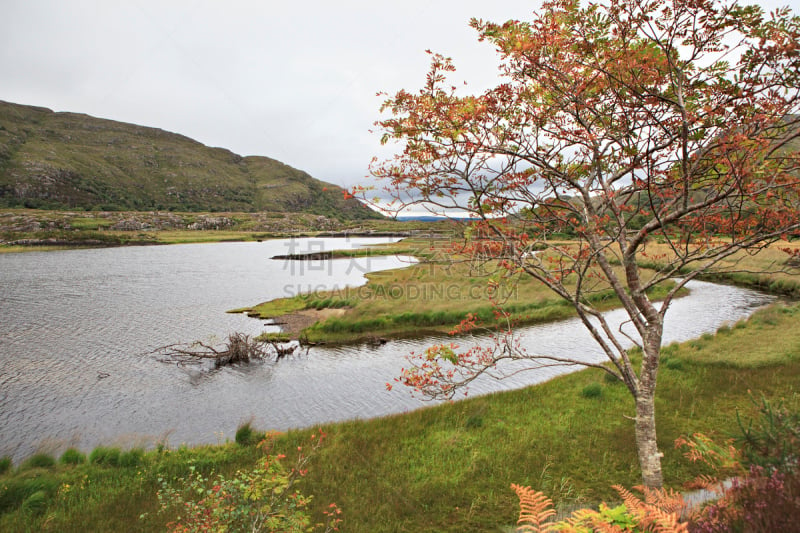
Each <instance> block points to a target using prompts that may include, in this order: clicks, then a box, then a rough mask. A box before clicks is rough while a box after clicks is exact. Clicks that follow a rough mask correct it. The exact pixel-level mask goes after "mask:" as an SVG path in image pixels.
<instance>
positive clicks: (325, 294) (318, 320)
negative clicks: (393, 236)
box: [231, 238, 800, 343]
mask: <svg viewBox="0 0 800 533" xmlns="http://www.w3.org/2000/svg"><path fill="white" fill-rule="evenodd" d="M458 245H459V243H458V241H456V240H452V239H446V238H445V239H441V238H439V239H432V238H427V239H404V240H402V241H400V242H397V243H393V244H389V245H381V246H376V247H371V248H368V249H365V250H357V251H354V252H348V254H349V255H367V256H368V255H370V254H389V253H395V254H399V255H411V256H413V257H415V258H416V259H418V260H419V262H416V263H412V262H409V265H408V266H407V267H405V268H400V269H395V270H388V271H381V272H373V273H369V274H367V275H366V277H367V280H368V281H367V284H366V285H365V286H363V287H357V288H353V289H341V290H336V291H320V292H316V293H314V294H300V295H295V296H292V297H287V298H279V299H276V300H271V301H268V302H264V303H261V304H258V305H255V306H252V307H244V308H240V309H233V310H231V312H245V313H248V314H250V315H251V316H256V317H260V318H269V319H275V320H276V321H277V322H279V323H283V324H284V328H285V330H286V331H285V332H284V333H283V334H279V335H271V338H277V339H287V338H295V339H301V340H303V341H306V342H310V343H320V342H324V343H355V342H364V341H368V342H369V341H375V340H380V339H383V338H388V337H408V336H425V335H429V334H445V333H448V332H450V331H451V330H452V329H453V328H455V327H456V326H457V325H458V324H459V323H460V322H461V321H462V320H464V319H465V317H466V316H467V314H472V315H474V316H476V317H477V318H478V321H479V323H480V324H482V325H483V326H485V327H487V328H494V327H496V326H497V325H500V326H502V325H504V324H505V321H506V320H508V321H510V323H513V324H515V325H522V324H534V323H542V322H548V321H553V320H559V319H563V318H567V317H570V316H573V315H574V313H575V312H574V309H573V308H572V306H571V305H570V304H569V303H568V302H566V301H565V300H563V299H561V298H559V297H557V296H556V295H554V294H553V293H552V291H550V290H548V289H547V288H546V287H544V286H543V285H542V284H540V283H538V282H536V281H535V280H533V279H531V278H529V277H527V276H525V275H524V274H523V275H517V276H513V277H511V278H508V279H502V277H501V274H502V272H501V269H498V268H497V265H496V263H494V262H485V261H484V262H479V261H475V260H474V259H473V258H471V257H469V256H466V255H459V254H458V252H457V251H454V250H457V248H458ZM785 246H788V247H790V248H794V249H797V248H799V247H800V243H797V242H795V243H788V244H783V245H780V246H777V245H776V246H772V247H770V248H767V249H765V250H763V251H761V252H760V253H759V254H757V255H755V256H749V255H745V254H740V255H739V256H734V257H732V258H731V259H730V264H725V265H721V267H720V273H718V274H714V273H712V274H711V275H709V276H707V278H708V279H712V280H717V281H724V282H733V283H738V284H741V285H746V286H750V287H754V288H760V289H765V290H770V291H772V292H775V293H780V294H785V295H790V296H795V297H796V296H800V284H798V282H797V279H796V272H795V271H796V268H794V267H787V265H786V261H787V257H788V256H787V254H786V253H785V252H784V251H782V250H780V248H781V247H785ZM650 249H651V251H652V256H653V257H660V256H663V255H664V254H666V253H668V249H667V247H666V245H663V244H658V243H654V244H652V245H651V246H650ZM543 253H547V252H546V251H544V252H543ZM333 255H334V258H336V257H338V258H339V260H346V257H347V255H346V254H344V253H340V254H337V253H334V254H333ZM334 260H335V259H334ZM733 266H736V268H732V267H733ZM641 267H642V268H644V269H650V270H651V271H654V270H656V269H658V268H660V267H661V264H660V263H658V262H657V261H653V260H650V259H648V260H645V259H644V258H643V260H642V261H641ZM787 268H788V269H789V270H788V271H787ZM722 269H725V270H732V273H724V274H723V273H721V271H722ZM645 271H646V270H645ZM751 272H758V274H752V273H751ZM573 283H574V280H573ZM671 287H672V284H670V283H665V284H662V285H660V286H658V287H655V288H654V289H653V290H652V291H651V294H650V297H651V298H653V299H658V298H659V297H660V296H661V295H663V294H665V293H666V291H668V290H669V289H670V288H671ZM588 298H590V299H591V300H592V303H593V304H594V305H595V306H597V307H599V308H601V309H602V308H611V307H614V306H616V305H618V300H617V298H616V297H615V296H614V295H613V291H611V289H610V287H609V286H608V285H607V284H605V283H602V282H598V283H596V285H595V286H594V287H593V288H592V290H591V291H589V292H588ZM498 309H502V310H503V311H504V312H506V313H508V317H507V318H506V317H504V316H501V317H498V315H497V314H496V311H497V310H498Z"/></svg>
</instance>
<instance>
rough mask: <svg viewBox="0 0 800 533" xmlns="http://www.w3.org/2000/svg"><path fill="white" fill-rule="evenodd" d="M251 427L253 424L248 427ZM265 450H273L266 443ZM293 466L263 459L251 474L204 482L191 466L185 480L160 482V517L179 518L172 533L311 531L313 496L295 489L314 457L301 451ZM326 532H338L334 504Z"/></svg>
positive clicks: (317, 442) (315, 441)
mask: <svg viewBox="0 0 800 533" xmlns="http://www.w3.org/2000/svg"><path fill="white" fill-rule="evenodd" d="M247 425H249V424H247ZM324 437H325V434H324V433H322V432H320V434H319V435H318V436H317V435H312V445H311V452H312V453H313V452H315V451H316V450H317V449H318V448H319V447H320V446H321V444H322V441H323V439H324ZM260 447H261V448H262V450H268V449H270V448H271V447H272V441H271V440H265V441H264V442H263V443H262V445H261V446H260ZM298 450H299V452H300V453H299V455H298V457H297V460H296V461H295V462H294V465H293V466H292V467H291V468H287V467H285V466H284V465H283V463H282V461H283V460H284V459H285V458H286V457H285V456H284V455H282V454H278V455H270V454H265V455H264V457H263V458H262V459H261V460H260V461H259V462H258V463H257V464H256V466H255V467H254V468H253V469H252V470H245V471H242V470H239V471H237V472H236V474H235V475H234V477H233V478H231V479H228V478H226V477H224V476H222V475H216V476H214V477H213V478H206V477H204V476H203V475H202V474H201V473H200V472H199V470H198V469H197V468H196V467H195V466H194V465H192V466H191V467H190V471H191V473H190V475H189V476H188V477H187V478H179V479H177V480H176V483H174V484H173V483H169V482H167V481H166V480H165V479H163V478H159V481H160V482H161V489H160V490H159V491H158V494H157V496H158V501H159V503H160V506H159V507H160V510H159V512H160V513H164V512H170V513H173V512H174V513H176V515H177V516H176V519H175V520H174V521H173V522H170V524H169V527H170V531H174V532H181V533H189V532H200V531H283V532H287V533H288V532H297V533H299V532H307V531H312V530H313V529H314V528H313V527H312V523H311V517H310V516H309V513H308V505H309V502H310V501H311V497H310V496H305V495H303V494H302V493H301V492H300V491H299V490H298V489H297V486H296V485H297V482H298V481H299V480H300V479H301V478H302V477H303V476H304V475H305V472H306V471H307V464H308V462H309V460H310V458H311V456H310V455H307V454H305V452H304V451H303V448H302V447H300V448H298ZM325 514H326V516H327V524H320V525H319V526H318V527H320V526H325V531H326V532H327V531H332V530H337V526H338V524H339V522H340V519H339V517H338V516H339V509H338V508H337V507H336V505H335V504H331V505H330V506H329V507H328V509H327V511H325Z"/></svg>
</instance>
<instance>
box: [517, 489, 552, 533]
mask: <svg viewBox="0 0 800 533" xmlns="http://www.w3.org/2000/svg"><path fill="white" fill-rule="evenodd" d="M511 488H512V489H514V492H516V493H517V497H518V498H519V507H520V512H519V520H517V525H518V526H519V529H518V530H517V531H523V532H530V533H540V532H542V531H543V529H542V526H543V524H544V522H545V521H547V519H548V518H551V517H553V516H555V514H556V512H555V511H554V510H553V502H552V500H550V498H548V497H547V496H545V495H544V494H542V493H541V492H539V491H536V490H533V489H532V488H530V487H522V486H520V485H514V484H512V485H511Z"/></svg>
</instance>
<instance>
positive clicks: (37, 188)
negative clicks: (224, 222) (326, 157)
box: [0, 101, 382, 219]
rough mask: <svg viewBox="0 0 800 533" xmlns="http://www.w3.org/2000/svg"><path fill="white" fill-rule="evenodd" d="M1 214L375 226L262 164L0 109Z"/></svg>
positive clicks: (125, 131) (298, 175) (115, 128)
mask: <svg viewBox="0 0 800 533" xmlns="http://www.w3.org/2000/svg"><path fill="white" fill-rule="evenodd" d="M0 207H33V208H44V209H100V210H109V211H113V210H139V211H149V210H173V211H246V212H252V211H297V212H305V213H313V214H318V215H329V216H335V217H336V218H347V219H362V218H382V217H381V215H379V214H377V213H375V212H374V211H372V210H371V209H369V208H367V207H365V206H363V205H362V204H361V203H360V202H358V201H357V200H355V199H348V200H346V199H345V198H344V195H343V191H342V189H341V188H340V187H337V186H336V185H331V184H328V183H325V182H322V181H319V180H317V179H314V178H313V177H311V176H310V175H308V174H307V173H305V172H303V171H301V170H298V169H296V168H292V167H290V166H288V165H285V164H283V163H281V162H280V161H276V160H275V159H270V158H269V157H257V156H248V157H242V156H240V155H237V154H234V153H233V152H231V151H229V150H225V149H223V148H210V147H208V146H205V145H203V144H201V143H199V142H197V141H195V140H192V139H190V138H188V137H185V136H183V135H178V134H175V133H170V132H167V131H163V130H160V129H157V128H148V127H144V126H137V125H134V124H127V123H124V122H116V121H112V120H105V119H99V118H94V117H90V116H88V115H83V114H77V113H56V112H53V111H51V110H50V109H46V108H42V107H32V106H26V105H19V104H13V103H9V102H3V101H0Z"/></svg>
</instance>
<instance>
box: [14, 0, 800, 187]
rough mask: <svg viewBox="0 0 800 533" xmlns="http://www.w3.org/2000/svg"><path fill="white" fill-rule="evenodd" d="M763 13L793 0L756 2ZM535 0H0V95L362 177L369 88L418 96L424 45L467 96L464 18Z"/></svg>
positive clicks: (484, 57) (368, 148) (484, 83)
mask: <svg viewBox="0 0 800 533" xmlns="http://www.w3.org/2000/svg"><path fill="white" fill-rule="evenodd" d="M761 3H762V5H764V6H765V7H774V6H779V5H788V6H789V7H791V8H793V10H794V11H795V13H797V12H798V11H800V9H798V8H799V7H800V5H799V4H800V0H762V2H761ZM539 5H540V0H531V1H526V0H401V1H397V0H393V1H381V0H371V1H365V0H328V1H326V0H295V1H291V0H290V1H280V2H278V1H270V0H267V1H256V0H0V100H6V101H10V102H15V103H20V104H28V105H38V106H44V107H49V108H51V109H53V110H55V111H73V112H78V113H87V114H89V115H93V116H96V117H101V118H109V119H114V120H120V121H124V122H132V123H135V124H141V125H145V126H152V127H158V128H162V129H165V130H168V131H173V132H176V133H181V134H183V135H187V136H189V137H192V138H194V139H196V140H198V141H200V142H202V143H204V144H207V145H209V146H221V147H223V148H228V149H230V150H232V151H234V152H236V153H238V154H241V155H266V156H269V157H273V158H275V159H278V160H280V161H283V162H284V163H287V164H289V165H292V166H294V167H297V168H300V169H302V170H305V171H307V172H309V173H310V174H311V175H313V176H314V177H316V178H319V179H322V180H326V181H329V182H332V183H336V184H338V185H343V186H350V185H353V184H355V183H358V182H365V180H364V177H365V176H366V174H367V167H368V165H369V161H370V159H371V158H372V156H375V155H378V156H379V157H385V156H388V155H389V152H388V151H387V149H386V148H382V147H381V146H380V144H379V134H377V133H374V134H373V133H370V132H369V129H370V128H371V127H372V125H373V123H374V122H375V121H376V120H378V119H379V118H380V114H379V107H380V104H381V102H382V98H380V97H377V96H376V93H377V92H378V91H385V92H388V93H394V92H395V91H397V90H398V89H400V88H406V89H409V90H417V89H418V88H419V87H421V86H422V84H423V83H424V76H425V74H426V72H427V69H428V61H429V57H428V55H427V54H425V53H424V50H425V49H431V50H433V51H435V52H440V53H442V54H444V55H447V56H451V57H452V58H453V59H454V61H455V64H456V66H457V67H458V68H459V71H458V72H457V73H456V75H455V77H454V78H453V81H455V82H460V81H468V82H469V83H470V87H471V88H472V89H474V90H476V91H478V90H482V89H485V88H486V87H488V86H490V85H493V84H494V82H496V73H497V70H496V65H497V59H496V55H495V53H494V50H493V48H492V46H491V45H489V44H488V43H478V41H477V35H476V32H475V31H474V30H472V29H471V28H469V27H468V21H469V19H470V18H471V17H478V18H484V19H488V20H492V21H495V22H503V21H505V20H508V19H520V20H527V19H530V14H531V12H532V11H533V10H534V9H536V8H537V7H538V6H539Z"/></svg>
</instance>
